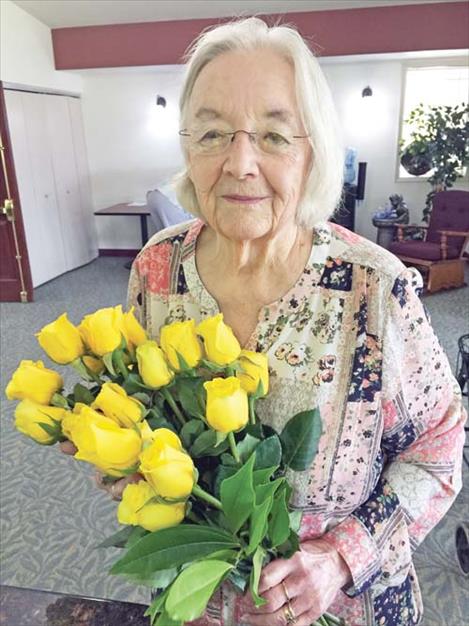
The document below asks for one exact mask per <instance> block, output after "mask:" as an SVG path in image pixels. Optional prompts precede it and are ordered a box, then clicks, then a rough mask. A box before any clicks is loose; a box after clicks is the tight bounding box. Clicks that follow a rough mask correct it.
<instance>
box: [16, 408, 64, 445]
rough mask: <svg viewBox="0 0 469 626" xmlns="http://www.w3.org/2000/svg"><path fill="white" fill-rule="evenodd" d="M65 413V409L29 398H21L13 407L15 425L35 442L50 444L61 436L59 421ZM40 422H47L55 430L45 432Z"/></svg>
mask: <svg viewBox="0 0 469 626" xmlns="http://www.w3.org/2000/svg"><path fill="white" fill-rule="evenodd" d="M67 413H68V411H66V410H65V409H62V408H59V407H56V406H43V405H42V404H37V403H36V402H32V401H31V400H22V401H21V402H20V403H19V404H18V406H17V407H16V409H15V426H16V428H17V429H18V430H19V431H20V432H21V433H23V434H24V435H27V436H28V437H31V439H34V441H37V443H42V444H44V445H51V444H53V443H56V441H58V439H59V437H60V436H61V434H62V428H61V426H60V422H61V421H62V419H63V418H64V417H65V415H66V414H67ZM40 423H42V424H47V425H48V426H50V427H51V428H52V429H53V430H54V431H55V432H54V433H51V432H47V431H46V430H45V429H44V428H43V427H42V426H40Z"/></svg>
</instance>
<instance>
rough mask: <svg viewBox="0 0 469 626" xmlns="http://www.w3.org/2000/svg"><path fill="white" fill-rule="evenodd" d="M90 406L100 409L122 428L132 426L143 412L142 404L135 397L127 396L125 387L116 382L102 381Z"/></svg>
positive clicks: (140, 417)
mask: <svg viewBox="0 0 469 626" xmlns="http://www.w3.org/2000/svg"><path fill="white" fill-rule="evenodd" d="M91 406H92V408H93V409H96V408H97V409H100V410H101V411H102V412H103V413H104V415H106V417H110V418H111V419H113V420H114V421H115V422H116V423H117V424H119V426H123V427H124V428H132V426H133V425H134V424H136V423H137V422H139V421H140V420H141V419H143V414H144V412H145V407H144V406H143V404H142V403H141V402H139V401H138V400H137V399H135V398H129V396H128V395H127V393H126V391H125V389H122V387H120V386H119V385H117V384H116V383H104V385H103V386H102V387H101V391H100V392H99V393H98V395H97V396H96V399H95V401H94V402H93V404H92V405H91Z"/></svg>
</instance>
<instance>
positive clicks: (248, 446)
mask: <svg viewBox="0 0 469 626" xmlns="http://www.w3.org/2000/svg"><path fill="white" fill-rule="evenodd" d="M260 443H261V441H260V439H257V437H252V436H251V435H249V434H247V435H246V436H245V437H244V439H242V440H241V441H238V442H237V444H236V447H237V448H238V452H239V455H240V457H241V462H242V463H244V462H245V461H247V459H248V458H249V457H250V456H251V454H252V453H253V452H254V450H256V448H257V447H258V446H259V444H260ZM256 461H257V454H256Z"/></svg>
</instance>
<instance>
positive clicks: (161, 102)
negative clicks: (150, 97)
mask: <svg viewBox="0 0 469 626" xmlns="http://www.w3.org/2000/svg"><path fill="white" fill-rule="evenodd" d="M156 106H162V107H163V108H165V106H166V98H163V96H158V95H157V96H156Z"/></svg>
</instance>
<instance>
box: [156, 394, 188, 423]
mask: <svg viewBox="0 0 469 626" xmlns="http://www.w3.org/2000/svg"><path fill="white" fill-rule="evenodd" d="M161 393H162V394H163V396H164V399H165V400H166V401H167V403H168V404H169V406H170V407H171V408H172V410H173V412H174V415H175V416H176V417H177V418H178V420H179V423H180V424H181V426H184V424H185V423H186V420H185V418H184V415H183V414H182V413H181V411H180V410H179V407H178V405H177V404H176V401H175V400H174V398H173V396H172V395H171V393H170V392H169V391H168V390H167V389H166V388H165V387H162V388H161Z"/></svg>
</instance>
